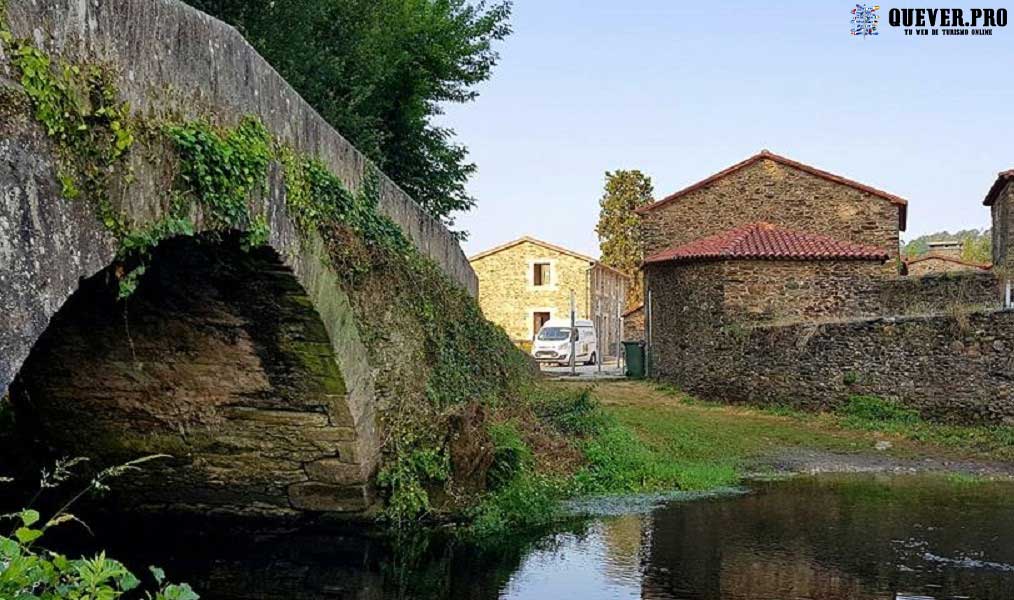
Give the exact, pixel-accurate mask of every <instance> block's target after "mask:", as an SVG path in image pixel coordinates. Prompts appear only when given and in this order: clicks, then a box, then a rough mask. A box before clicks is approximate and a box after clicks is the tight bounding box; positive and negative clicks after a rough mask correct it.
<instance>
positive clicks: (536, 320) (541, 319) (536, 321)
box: [532, 312, 549, 337]
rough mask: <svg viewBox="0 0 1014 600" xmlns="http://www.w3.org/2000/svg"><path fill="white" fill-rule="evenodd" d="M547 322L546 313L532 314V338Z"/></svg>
mask: <svg viewBox="0 0 1014 600" xmlns="http://www.w3.org/2000/svg"><path fill="white" fill-rule="evenodd" d="M548 320H549V313H548V312H534V313H532V337H535V336H536V335H538V333H539V330H540V329H542V326H543V325H545V324H546V321H548Z"/></svg>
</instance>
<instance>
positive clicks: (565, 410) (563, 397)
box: [533, 390, 607, 437]
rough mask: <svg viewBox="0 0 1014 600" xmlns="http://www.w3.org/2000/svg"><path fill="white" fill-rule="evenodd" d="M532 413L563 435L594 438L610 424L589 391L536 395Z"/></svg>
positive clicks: (551, 392)
mask: <svg viewBox="0 0 1014 600" xmlns="http://www.w3.org/2000/svg"><path fill="white" fill-rule="evenodd" d="M533 410H534V411H535V414H536V416H538V417H539V420H541V421H543V422H544V423H546V424H548V425H549V426H550V427H552V428H553V429H555V430H556V431H558V432H560V433H562V434H564V435H575V436H581V437H585V436H590V435H595V434H598V433H599V432H601V431H602V430H603V429H604V428H605V427H606V424H607V420H606V416H605V413H604V412H603V411H602V410H601V408H600V407H599V403H598V402H597V401H596V400H595V399H594V398H592V396H591V391H590V390H582V391H580V392H559V391H546V392H543V393H541V394H537V395H536V396H535V397H534V399H533Z"/></svg>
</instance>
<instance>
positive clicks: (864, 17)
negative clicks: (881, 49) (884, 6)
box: [850, 4, 880, 37]
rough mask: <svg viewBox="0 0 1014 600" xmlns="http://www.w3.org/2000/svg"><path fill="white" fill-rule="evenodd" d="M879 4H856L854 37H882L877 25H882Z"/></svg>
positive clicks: (853, 27)
mask: <svg viewBox="0 0 1014 600" xmlns="http://www.w3.org/2000/svg"><path fill="white" fill-rule="evenodd" d="M879 10H880V5H879V4H873V5H866V4H856V7H855V8H853V9H852V29H851V30H850V32H851V33H852V35H861V36H863V37H866V36H868V35H880V32H879V31H877V25H878V24H880V13H879V12H878V11H879Z"/></svg>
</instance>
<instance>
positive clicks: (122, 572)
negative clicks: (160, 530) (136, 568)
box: [0, 456, 198, 600]
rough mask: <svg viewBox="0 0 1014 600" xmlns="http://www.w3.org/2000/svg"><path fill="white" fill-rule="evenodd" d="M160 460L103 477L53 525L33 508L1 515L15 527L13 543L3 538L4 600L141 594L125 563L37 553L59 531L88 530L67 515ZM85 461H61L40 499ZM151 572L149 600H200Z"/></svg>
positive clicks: (97, 599)
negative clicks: (74, 525) (72, 526)
mask: <svg viewBox="0 0 1014 600" xmlns="http://www.w3.org/2000/svg"><path fill="white" fill-rule="evenodd" d="M155 458H162V457H161V456H150V457H146V458H142V459H138V460H135V461H131V462H129V463H126V464H124V465H120V466H116V467H111V468H109V469H106V470H104V471H101V472H100V473H98V474H97V475H96V476H95V477H93V478H92V480H91V481H90V482H89V484H88V486H87V487H86V488H85V489H84V490H82V491H81V492H79V493H78V494H76V495H75V496H73V497H72V498H71V499H70V501H68V502H67V503H65V504H64V506H63V508H61V509H60V510H58V511H57V512H56V513H54V514H53V515H52V516H51V517H49V518H48V519H43V518H42V515H41V514H40V513H39V512H38V511H37V510H34V509H31V508H27V509H24V510H21V511H19V512H17V513H13V514H8V515H0V517H2V518H4V519H9V520H13V521H15V525H14V529H13V533H11V535H10V537H7V536H3V535H0V598H3V599H5V600H6V599H8V598H9V599H12V600H29V599H34V598H39V599H56V598H77V599H82V600H86V599H87V600H92V599H94V600H114V599H116V598H119V597H121V596H123V595H125V594H127V593H128V592H133V591H135V590H138V589H139V588H140V586H141V580H139V579H138V578H137V577H136V576H135V575H134V574H133V573H131V572H130V570H128V569H127V568H126V567H125V566H124V565H123V564H122V563H120V562H118V561H115V560H112V559H109V558H106V555H105V553H104V552H102V553H99V554H98V555H97V556H95V557H93V558H78V559H68V558H67V557H66V556H64V555H62V554H58V553H56V552H53V551H50V550H44V549H36V545H37V543H38V541H39V540H40V539H41V538H42V537H43V536H44V535H45V534H46V532H48V531H49V530H50V529H52V528H53V527H57V526H59V525H65V524H68V523H80V524H82V525H83V523H81V521H80V520H78V518H77V517H75V516H74V515H72V514H71V513H69V512H67V510H68V509H69V508H70V506H71V505H73V504H74V502H76V501H77V500H79V499H80V498H82V497H83V496H84V495H85V494H86V493H88V492H102V491H104V490H107V489H108V486H107V484H106V481H107V480H109V479H112V478H115V477H119V476H120V475H123V474H124V473H128V472H131V471H136V470H138V469H139V465H141V464H142V463H144V462H147V461H149V460H152V459H155ZM84 461H85V459H80V458H78V459H72V460H65V461H57V463H56V466H55V467H54V469H53V471H52V472H49V471H43V473H42V480H41V483H40V488H41V489H40V493H41V492H44V491H47V490H52V489H54V488H57V487H59V486H60V485H61V484H62V483H64V482H65V481H67V480H68V479H69V478H70V476H71V474H72V473H71V471H72V469H73V467H74V466H75V465H78V464H80V463H82V462H84ZM36 497H38V496H36ZM149 569H150V571H151V575H152V577H153V578H154V582H155V586H154V589H155V592H154V593H151V592H146V593H145V596H144V597H145V598H147V599H148V600H198V596H197V594H195V593H194V591H193V590H192V589H191V588H190V586H188V585H186V584H181V585H175V584H169V583H166V582H165V573H164V572H163V571H162V570H161V569H158V568H155V567H149ZM135 596H136V595H135Z"/></svg>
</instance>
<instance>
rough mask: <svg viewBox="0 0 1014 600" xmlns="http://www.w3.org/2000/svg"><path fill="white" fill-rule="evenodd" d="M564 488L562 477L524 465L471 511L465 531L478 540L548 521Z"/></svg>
mask: <svg viewBox="0 0 1014 600" xmlns="http://www.w3.org/2000/svg"><path fill="white" fill-rule="evenodd" d="M567 492H568V490H567V485H566V483H565V481H564V480H563V479H561V478H559V477H555V476H552V475H546V474H543V473H538V472H536V471H534V470H533V469H529V468H525V469H523V470H522V471H521V472H520V473H518V474H517V475H516V476H515V477H514V478H513V479H511V480H510V481H509V482H507V483H506V484H504V485H503V486H501V487H500V488H499V489H496V490H494V491H493V492H491V493H489V494H487V495H486V497H485V498H484V499H483V500H482V502H480V503H479V504H478V505H477V506H476V507H475V508H474V509H472V510H471V511H470V514H469V516H470V517H471V518H472V523H471V525H470V526H469V528H468V530H467V535H468V537H470V538H473V539H474V540H476V541H480V542H481V541H483V540H491V539H493V538H495V537H496V536H499V535H503V534H505V533H507V532H510V531H517V530H522V529H530V528H532V527H536V526H539V525H545V524H547V523H550V522H552V521H553V519H555V518H556V517H557V515H558V514H559V504H560V500H562V499H563V498H564V497H565V496H566V495H567Z"/></svg>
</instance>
